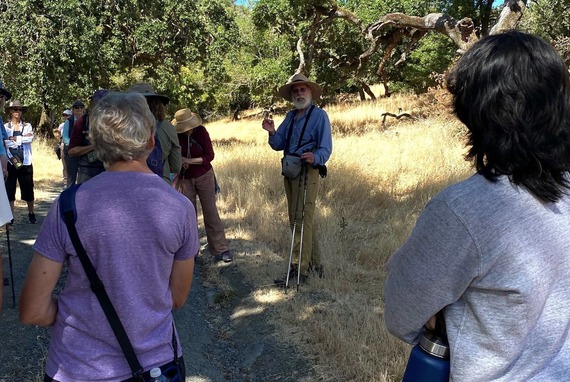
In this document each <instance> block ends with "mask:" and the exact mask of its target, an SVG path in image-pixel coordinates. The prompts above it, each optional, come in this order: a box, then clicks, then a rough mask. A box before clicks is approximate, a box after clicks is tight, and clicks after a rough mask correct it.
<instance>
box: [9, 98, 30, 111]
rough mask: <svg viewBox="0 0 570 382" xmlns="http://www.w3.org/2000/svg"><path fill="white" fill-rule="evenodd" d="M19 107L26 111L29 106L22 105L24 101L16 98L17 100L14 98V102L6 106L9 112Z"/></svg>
mask: <svg viewBox="0 0 570 382" xmlns="http://www.w3.org/2000/svg"><path fill="white" fill-rule="evenodd" d="M17 107H19V108H20V109H22V112H25V111H26V110H27V109H28V107H27V106H24V105H22V102H20V101H19V100H17V99H15V100H13V101H12V102H10V104H9V105H8V106H6V111H7V112H8V113H9V112H10V110H12V109H15V108H17Z"/></svg>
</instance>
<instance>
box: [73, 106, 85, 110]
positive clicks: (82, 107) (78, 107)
mask: <svg viewBox="0 0 570 382" xmlns="http://www.w3.org/2000/svg"><path fill="white" fill-rule="evenodd" d="M73 108H74V109H84V108H85V107H84V106H73Z"/></svg>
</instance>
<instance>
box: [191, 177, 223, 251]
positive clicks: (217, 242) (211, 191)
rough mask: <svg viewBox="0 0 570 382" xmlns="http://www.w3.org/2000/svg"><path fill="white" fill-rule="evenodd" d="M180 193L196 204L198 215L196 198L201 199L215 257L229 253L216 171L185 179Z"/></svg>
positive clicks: (209, 240) (209, 243) (210, 244)
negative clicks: (217, 200) (218, 197)
mask: <svg viewBox="0 0 570 382" xmlns="http://www.w3.org/2000/svg"><path fill="white" fill-rule="evenodd" d="M180 192H181V193H183V194H184V195H185V196H186V197H187V198H188V199H190V201H191V202H192V204H194V208H196V213H198V211H197V207H196V196H198V198H199V199H200V206H201V207H202V215H203V216H204V228H205V229H206V237H207V238H208V246H209V248H210V252H211V253H212V254H213V255H219V254H221V253H222V252H225V251H227V250H228V249H229V246H228V240H227V239H226V234H225V232H224V225H223V224H222V220H221V219H220V215H219V214H218V208H217V207H216V192H215V182H214V170H213V169H210V171H208V172H207V173H205V174H204V175H202V176H200V177H198V178H190V179H183V180H182V182H181V185H180Z"/></svg>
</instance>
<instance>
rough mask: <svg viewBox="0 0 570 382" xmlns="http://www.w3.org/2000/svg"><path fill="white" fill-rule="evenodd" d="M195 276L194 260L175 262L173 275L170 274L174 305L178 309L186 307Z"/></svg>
mask: <svg viewBox="0 0 570 382" xmlns="http://www.w3.org/2000/svg"><path fill="white" fill-rule="evenodd" d="M193 274H194V258H191V259H188V260H181V261H179V260H174V264H172V273H171V274H170V291H171V293H172V305H173V308H174V309H178V308H180V307H182V306H183V305H184V303H185V302H186V298H187V297H188V294H189V293H190V287H191V286H192V276H193Z"/></svg>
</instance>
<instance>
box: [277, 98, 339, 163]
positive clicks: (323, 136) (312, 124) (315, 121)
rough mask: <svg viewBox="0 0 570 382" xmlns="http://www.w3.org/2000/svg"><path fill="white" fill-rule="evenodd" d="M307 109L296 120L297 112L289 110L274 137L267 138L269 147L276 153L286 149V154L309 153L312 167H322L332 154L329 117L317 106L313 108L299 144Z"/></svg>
mask: <svg viewBox="0 0 570 382" xmlns="http://www.w3.org/2000/svg"><path fill="white" fill-rule="evenodd" d="M309 109H310V107H308V108H307V109H305V111H304V113H303V115H302V116H301V117H300V118H297V111H298V110H291V111H290V112H289V113H287V116H286V117H285V120H283V122H281V124H280V125H279V127H278V128H277V131H276V132H275V135H273V136H271V135H270V136H269V145H270V146H271V148H272V149H273V150H276V151H280V150H286V149H287V150H286V151H287V152H286V154H297V155H301V154H302V153H304V152H307V151H311V152H313V155H314V156H315V163H314V165H324V164H325V163H326V162H327V161H328V160H329V158H330V156H331V153H332V133H331V124H330V121H329V117H328V115H327V113H326V112H325V111H324V110H323V109H321V108H319V107H317V106H315V107H314V109H313V112H312V113H311V116H310V118H309V122H308V123H307V128H306V129H305V133H304V134H303V137H302V141H301V143H299V139H300V138H301V132H302V130H303V126H304V125H305V120H306V119H307V115H308V113H309ZM293 118H296V119H295V120H294V122H293V132H292V134H291V140H290V142H289V147H288V148H286V147H285V145H286V144H287V137H288V136H289V129H290V128H291V121H292V119H293Z"/></svg>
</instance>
